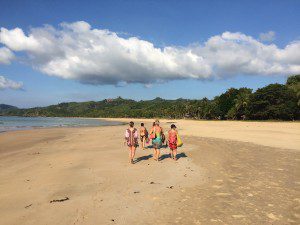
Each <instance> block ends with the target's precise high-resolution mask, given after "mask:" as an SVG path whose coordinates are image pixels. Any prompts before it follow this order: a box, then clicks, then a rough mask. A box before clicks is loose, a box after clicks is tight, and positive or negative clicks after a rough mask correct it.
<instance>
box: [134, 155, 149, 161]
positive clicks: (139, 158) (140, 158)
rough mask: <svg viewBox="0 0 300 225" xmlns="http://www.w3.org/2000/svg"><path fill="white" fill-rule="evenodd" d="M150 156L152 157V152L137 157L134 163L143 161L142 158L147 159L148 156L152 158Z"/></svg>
mask: <svg viewBox="0 0 300 225" xmlns="http://www.w3.org/2000/svg"><path fill="white" fill-rule="evenodd" d="M152 157H153V156H152V154H150V155H144V156H141V157H138V158H137V159H136V160H135V161H134V163H138V162H140V161H143V160H148V159H150V158H152Z"/></svg>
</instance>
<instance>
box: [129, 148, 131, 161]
mask: <svg viewBox="0 0 300 225" xmlns="http://www.w3.org/2000/svg"><path fill="white" fill-rule="evenodd" d="M129 163H131V147H129Z"/></svg>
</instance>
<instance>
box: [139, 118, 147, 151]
mask: <svg viewBox="0 0 300 225" xmlns="http://www.w3.org/2000/svg"><path fill="white" fill-rule="evenodd" d="M147 138H148V131H147V129H146V127H145V126H144V123H141V128H140V139H141V142H142V148H143V150H145V142H146V139H147Z"/></svg>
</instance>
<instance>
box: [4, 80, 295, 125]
mask: <svg viewBox="0 0 300 225" xmlns="http://www.w3.org/2000/svg"><path fill="white" fill-rule="evenodd" d="M0 115H2V116H48V117H54V116H57V117H132V118H169V119H182V118H191V119H205V120H299V119H300V75H294V76H290V77H288V79H287V82H286V84H270V85H267V86H265V87H263V88H259V89H257V90H256V91H255V92H253V90H252V89H250V88H246V87H243V88H239V89H236V88H230V89H228V90H227V91H226V92H225V93H223V94H221V95H219V96H216V97H215V98H214V99H211V100H209V99H207V98H203V99H200V100H189V99H176V100H165V99H162V98H155V99H153V100H146V101H134V100H130V99H123V98H121V97H118V98H116V99H105V100H102V101H97V102H96V101H89V102H80V103H78V102H68V103H60V104H57V105H50V106H47V107H35V108H28V109H18V108H15V107H4V109H1V107H0Z"/></svg>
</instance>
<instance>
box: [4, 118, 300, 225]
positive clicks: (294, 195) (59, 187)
mask: <svg viewBox="0 0 300 225" xmlns="http://www.w3.org/2000/svg"><path fill="white" fill-rule="evenodd" d="M110 120H118V121H125V122H128V121H129V120H131V119H110ZM133 121H135V122H136V124H137V125H138V123H139V122H141V121H143V122H145V123H146V127H148V128H150V124H151V122H152V121H153V120H138V119H133ZM161 122H162V126H163V128H164V129H165V130H167V129H168V127H169V126H170V123H171V122H175V123H176V125H177V127H178V128H179V132H180V134H181V135H182V139H183V142H184V146H183V147H182V148H179V160H178V161H177V162H174V161H172V160H171V159H170V158H169V157H168V152H169V151H168V149H164V148H163V149H162V160H161V161H160V162H156V161H154V160H153V159H152V149H151V148H149V149H146V150H141V149H140V148H138V149H137V155H136V163H135V164H134V165H130V164H129V163H128V151H127V148H126V147H125V146H124V144H123V135H124V130H125V128H126V126H124V125H122V126H109V127H84V128H51V129H34V130H26V131H12V132H4V133H0V202H1V204H0V218H1V219H0V224H1V225H19V224H22V225H29V224H30V225H32V224H34V225H53V224H58V225H60V224H61V225H69V224H70V225H75V224H76V225H77V224H86V225H94V224H204V225H206V224H278V225H282V224H299V223H300V123H298V122H295V123H294V122H230V121H190V120H162V121H161Z"/></svg>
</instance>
